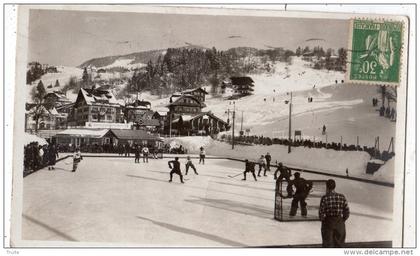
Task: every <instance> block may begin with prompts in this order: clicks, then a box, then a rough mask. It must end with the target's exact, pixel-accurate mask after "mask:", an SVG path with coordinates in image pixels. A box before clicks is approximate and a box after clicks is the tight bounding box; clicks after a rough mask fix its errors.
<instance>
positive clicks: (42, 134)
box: [38, 130, 63, 139]
mask: <svg viewBox="0 0 420 256" xmlns="http://www.w3.org/2000/svg"><path fill="white" fill-rule="evenodd" d="M62 131H63V130H39V131H38V136H39V137H41V138H44V139H48V138H51V137H53V136H55V135H57V133H59V132H62Z"/></svg>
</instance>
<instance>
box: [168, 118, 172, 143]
mask: <svg viewBox="0 0 420 256" xmlns="http://www.w3.org/2000/svg"><path fill="white" fill-rule="evenodd" d="M169 138H172V113H171V112H169Z"/></svg>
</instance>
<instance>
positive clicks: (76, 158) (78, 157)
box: [72, 147, 83, 172]
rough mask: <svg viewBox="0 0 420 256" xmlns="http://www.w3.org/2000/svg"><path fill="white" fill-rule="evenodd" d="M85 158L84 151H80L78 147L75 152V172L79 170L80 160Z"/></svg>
mask: <svg viewBox="0 0 420 256" xmlns="http://www.w3.org/2000/svg"><path fill="white" fill-rule="evenodd" d="M81 160H83V157H82V153H80V148H78V147H77V148H76V150H75V151H74V154H73V170H72V172H75V171H76V170H77V166H78V165H79V163H80V161H81Z"/></svg>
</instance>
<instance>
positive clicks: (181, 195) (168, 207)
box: [22, 157, 393, 247]
mask: <svg viewBox="0 0 420 256" xmlns="http://www.w3.org/2000/svg"><path fill="white" fill-rule="evenodd" d="M166 160H167V159H164V160H150V162H149V164H143V163H140V164H134V159H133V158H130V159H125V158H101V159H100V161H98V159H97V158H89V157H85V158H84V160H83V161H82V162H81V163H80V165H79V169H78V171H77V172H75V173H72V172H70V171H69V169H70V168H71V165H66V164H65V161H68V160H65V161H62V162H59V163H58V164H57V168H56V170H55V171H48V170H45V169H43V170H40V171H38V172H36V173H34V174H31V175H29V176H27V177H26V178H25V179H24V180H23V215H22V236H23V239H26V240H38V241H68V242H69V243H68V244H66V245H67V246H72V245H75V244H73V243H72V242H92V243H105V244H108V245H110V243H112V245H114V246H118V245H120V246H129V245H133V246H228V247H230V246H234V247H242V246H268V245H287V244H320V243H321V235H320V223H319V222H278V221H276V220H274V219H273V212H274V209H273V208H274V201H273V200H274V180H273V178H272V176H271V174H270V175H269V176H268V177H262V178H260V179H259V180H258V181H257V182H255V181H250V180H247V181H241V180H240V176H239V177H236V178H228V177H227V175H235V174H237V173H240V172H242V170H243V163H240V162H235V161H228V160H220V159H219V160H217V159H212V160H210V159H207V160H206V165H198V163H197V160H196V159H194V160H193V161H194V163H195V164H196V166H197V168H198V172H199V175H198V176H196V175H193V174H189V175H188V176H185V177H186V178H187V179H188V180H187V181H186V183H185V184H180V183H179V178H178V177H177V176H175V177H174V181H173V182H172V183H168V178H169V174H168V172H169V170H168V167H167V163H166ZM182 162H183V161H182ZM182 170H184V167H183V166H182ZM303 176H304V177H305V178H307V179H327V178H329V177H325V176H322V175H309V174H304V175H303ZM336 182H337V191H338V192H341V193H343V194H345V195H346V197H347V200H348V201H349V206H350V212H351V213H350V218H349V220H348V221H347V222H346V228H347V239H346V241H347V242H360V241H363V242H367V241H386V240H391V239H392V236H393V229H392V223H393V222H392V207H393V202H392V198H393V189H392V188H389V187H383V186H378V185H373V184H366V183H360V182H357V181H350V180H345V179H336ZM313 207H314V208H313V211H315V212H316V206H313Z"/></svg>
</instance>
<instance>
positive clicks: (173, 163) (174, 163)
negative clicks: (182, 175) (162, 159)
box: [168, 160, 181, 171]
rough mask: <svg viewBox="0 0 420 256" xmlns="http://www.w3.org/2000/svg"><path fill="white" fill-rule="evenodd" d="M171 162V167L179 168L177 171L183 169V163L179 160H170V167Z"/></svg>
mask: <svg viewBox="0 0 420 256" xmlns="http://www.w3.org/2000/svg"><path fill="white" fill-rule="evenodd" d="M171 164H172V167H171V168H172V169H173V170H177V171H180V170H181V164H180V163H179V161H177V160H172V161H168V165H169V167H170V166H171Z"/></svg>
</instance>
